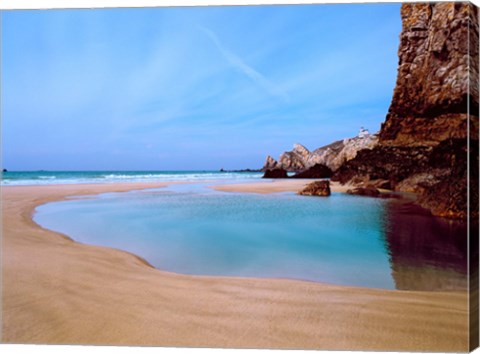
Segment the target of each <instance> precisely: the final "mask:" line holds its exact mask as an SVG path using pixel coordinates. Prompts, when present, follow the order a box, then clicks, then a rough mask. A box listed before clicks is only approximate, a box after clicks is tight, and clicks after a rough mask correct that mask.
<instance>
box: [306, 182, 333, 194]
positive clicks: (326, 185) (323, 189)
mask: <svg viewBox="0 0 480 354" xmlns="http://www.w3.org/2000/svg"><path fill="white" fill-rule="evenodd" d="M298 194H300V195H311V196H319V197H328V196H329V195H330V194H331V193H330V182H329V181H316V182H312V183H309V184H307V185H306V186H305V188H304V189H303V190H301V191H300V192H298Z"/></svg>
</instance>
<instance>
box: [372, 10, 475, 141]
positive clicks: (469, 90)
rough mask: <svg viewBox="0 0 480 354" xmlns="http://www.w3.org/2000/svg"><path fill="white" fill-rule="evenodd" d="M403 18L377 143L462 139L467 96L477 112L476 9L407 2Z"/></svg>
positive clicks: (472, 107)
mask: <svg viewBox="0 0 480 354" xmlns="http://www.w3.org/2000/svg"><path fill="white" fill-rule="evenodd" d="M401 16H402V33H401V35H400V48H399V50H398V57H399V66H398V75H397V83H396V86H395V90H394V94H393V99H392V103H391V105H390V109H389V111H388V115H387V118H386V121H385V123H384V124H383V126H382V129H381V131H380V141H381V144H382V145H394V146H415V145H417V146H426V145H431V146H432V145H436V144H438V143H440V142H441V141H444V140H446V139H451V138H466V137H467V119H468V114H467V113H468V112H467V102H468V101H469V100H470V105H471V106H470V109H471V111H472V112H477V113H478V75H477V73H478V12H477V9H476V8H475V6H473V5H472V4H469V3H467V2H465V3H459V2H446V3H409V4H403V5H402V8H401ZM477 121H478V120H477ZM477 124H478V123H477Z"/></svg>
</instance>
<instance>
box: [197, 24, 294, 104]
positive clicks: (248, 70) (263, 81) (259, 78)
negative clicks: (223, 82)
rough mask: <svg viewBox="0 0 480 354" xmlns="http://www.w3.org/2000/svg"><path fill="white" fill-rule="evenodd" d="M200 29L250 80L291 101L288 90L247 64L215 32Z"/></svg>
mask: <svg viewBox="0 0 480 354" xmlns="http://www.w3.org/2000/svg"><path fill="white" fill-rule="evenodd" d="M200 30H201V31H203V32H204V33H205V34H206V35H207V36H208V37H209V38H210V39H211V40H212V42H213V43H214V44H215V46H216V47H217V49H218V50H219V51H220V53H221V54H222V56H223V57H224V58H225V59H226V60H227V62H228V63H229V64H230V65H232V66H233V67H234V68H236V69H237V70H238V71H240V72H242V73H243V74H245V75H246V76H247V77H248V78H250V80H252V81H253V82H254V83H255V84H257V85H258V86H260V87H261V88H262V89H263V90H264V91H266V92H267V93H268V94H269V95H271V96H273V97H277V98H280V99H281V100H282V101H283V102H285V103H288V102H289V100H290V97H289V96H288V94H287V92H285V91H284V90H282V89H280V88H279V87H277V86H276V85H275V84H273V83H272V82H271V81H270V80H268V79H267V78H266V77H265V76H264V75H262V74H260V73H259V72H258V71H256V70H255V69H253V68H252V67H251V66H249V65H247V64H246V63H245V62H244V61H243V60H242V59H241V58H240V57H238V56H237V55H236V54H234V53H232V52H231V51H229V50H228V49H227V48H225V46H224V45H223V44H222V43H221V42H220V40H219V38H218V36H217V35H216V34H215V32H213V31H212V30H210V29H208V28H206V27H200Z"/></svg>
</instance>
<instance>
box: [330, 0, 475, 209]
mask: <svg viewBox="0 0 480 354" xmlns="http://www.w3.org/2000/svg"><path fill="white" fill-rule="evenodd" d="M401 16H402V33H401V35H400V48H399V51H398V55H399V67H398V75H397V82H396V87H395V90H394V94H393V98H392V103H391V105H390V108H389V111H388V114H387V117H386V120H385V123H384V124H383V125H382V128H381V130H380V133H379V143H378V145H377V146H376V147H374V148H373V149H371V150H364V151H361V152H359V153H358V154H357V156H356V157H355V158H354V159H352V160H350V161H348V162H346V163H345V164H343V165H342V166H341V168H340V169H339V170H338V171H337V173H336V175H335V176H334V177H333V179H337V180H340V181H341V182H347V181H355V182H357V183H358V182H362V181H363V182H364V183H365V182H366V181H369V180H372V179H387V180H389V181H390V182H391V186H392V187H393V188H394V189H396V190H400V191H413V192H417V193H418V194H419V203H420V204H421V205H422V206H424V207H426V208H428V209H430V210H431V211H432V212H433V213H434V214H436V215H440V216H446V217H455V218H456V217H460V218H463V217H466V216H467V210H468V209H467V204H468V202H470V208H471V209H470V210H471V211H472V212H473V213H474V215H478V11H477V8H476V7H475V6H473V5H472V4H469V3H408V4H403V5H402V9H401ZM469 138H470V140H469ZM468 162H469V163H470V167H469V166H468V165H469V163H468ZM468 183H470V196H471V198H470V201H469V200H468V199H467V198H468V193H467V184H468Z"/></svg>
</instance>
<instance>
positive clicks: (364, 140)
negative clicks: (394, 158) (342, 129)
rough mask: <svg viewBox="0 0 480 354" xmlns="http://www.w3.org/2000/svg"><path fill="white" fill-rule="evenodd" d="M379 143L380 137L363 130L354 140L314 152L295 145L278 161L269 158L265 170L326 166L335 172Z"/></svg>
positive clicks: (298, 169)
mask: <svg viewBox="0 0 480 354" xmlns="http://www.w3.org/2000/svg"><path fill="white" fill-rule="evenodd" d="M377 143H378V135H377V134H370V133H369V132H368V131H367V130H366V129H363V128H362V129H361V130H360V133H359V135H358V136H356V137H354V138H350V139H344V140H339V141H336V142H334V143H332V144H329V145H326V146H322V147H320V148H318V149H316V150H314V151H312V152H311V151H309V150H308V149H307V148H306V147H305V146H303V145H300V144H295V145H294V146H293V150H292V151H287V152H284V153H283V154H282V155H281V156H280V158H279V160H278V161H276V160H275V159H274V158H272V157H271V156H267V159H266V161H265V166H264V167H263V170H264V171H265V170H267V169H273V168H283V169H285V170H287V171H290V172H303V171H306V170H308V169H309V168H312V167H313V166H315V165H324V166H327V167H328V168H330V169H331V170H332V171H335V170H337V169H338V168H339V167H340V166H341V165H342V164H343V163H344V162H346V161H349V160H351V159H353V158H354V157H355V156H356V155H357V152H358V151H360V150H363V149H372V148H374V147H375V146H376V145H377Z"/></svg>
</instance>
